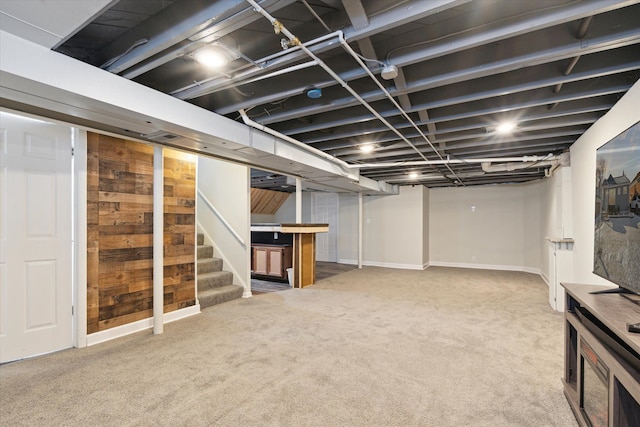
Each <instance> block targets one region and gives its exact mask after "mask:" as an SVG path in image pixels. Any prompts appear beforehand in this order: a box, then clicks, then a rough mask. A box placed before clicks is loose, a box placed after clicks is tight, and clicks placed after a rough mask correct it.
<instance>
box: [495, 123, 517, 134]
mask: <svg viewBox="0 0 640 427" xmlns="http://www.w3.org/2000/svg"><path fill="white" fill-rule="evenodd" d="M515 128H516V124H515V122H504V123H500V124H499V125H498V126H496V132H497V133H500V134H505V133H511V132H513V130H514V129H515Z"/></svg>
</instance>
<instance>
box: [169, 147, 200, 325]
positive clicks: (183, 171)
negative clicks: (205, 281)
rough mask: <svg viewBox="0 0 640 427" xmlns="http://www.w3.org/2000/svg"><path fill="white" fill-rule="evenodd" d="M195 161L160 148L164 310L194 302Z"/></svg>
mask: <svg viewBox="0 0 640 427" xmlns="http://www.w3.org/2000/svg"><path fill="white" fill-rule="evenodd" d="M195 230H196V162H195V157H194V156H193V155H191V154H185V153H182V152H180V151H176V150H169V149H165V150H164V311H165V313H166V312H168V311H173V310H177V309H180V308H184V307H188V306H191V305H194V304H195V303H196V299H195V298H196V295H195V286H196V281H195V280H196V265H195V258H196V254H195V250H196V242H195V237H196V231H195Z"/></svg>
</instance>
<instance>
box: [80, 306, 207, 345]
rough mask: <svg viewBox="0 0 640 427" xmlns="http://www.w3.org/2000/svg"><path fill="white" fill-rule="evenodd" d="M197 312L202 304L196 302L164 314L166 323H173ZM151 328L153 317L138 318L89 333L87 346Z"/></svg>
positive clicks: (198, 312)
mask: <svg viewBox="0 0 640 427" xmlns="http://www.w3.org/2000/svg"><path fill="white" fill-rule="evenodd" d="M195 314H200V304H195V305H192V306H190V307H186V308H182V309H180V310H174V311H170V312H169V313H165V314H164V316H163V321H164V323H171V322H175V321H176V320H180V319H184V318H185V317H190V316H193V315H195ZM151 328H153V317H149V318H147V319H142V320H138V321H137V322H131V323H127V324H126V325H121V326H116V327H115V328H110V329H107V330H105V331H100V332H96V333H93V334H90V335H87V346H91V345H94V344H100V343H103V342H105V341H110V340H112V339H115V338H120V337H124V336H126V335H130V334H135V333H136V332H140V331H144V330H146V329H151Z"/></svg>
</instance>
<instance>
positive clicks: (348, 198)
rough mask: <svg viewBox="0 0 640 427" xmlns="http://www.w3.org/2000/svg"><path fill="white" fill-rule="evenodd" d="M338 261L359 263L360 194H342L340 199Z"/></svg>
mask: <svg viewBox="0 0 640 427" xmlns="http://www.w3.org/2000/svg"><path fill="white" fill-rule="evenodd" d="M338 206H339V207H340V209H339V211H338V223H339V224H340V225H339V227H340V233H339V234H338V262H339V263H342V264H357V263H358V195H357V194H340V195H339V199H338Z"/></svg>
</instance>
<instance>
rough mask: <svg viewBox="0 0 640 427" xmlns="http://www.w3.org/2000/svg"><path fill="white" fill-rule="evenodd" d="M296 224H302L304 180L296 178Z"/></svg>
mask: <svg viewBox="0 0 640 427" xmlns="http://www.w3.org/2000/svg"><path fill="white" fill-rule="evenodd" d="M296 224H302V180H301V179H300V178H296Z"/></svg>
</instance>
